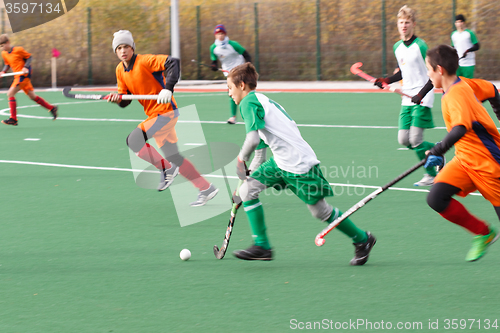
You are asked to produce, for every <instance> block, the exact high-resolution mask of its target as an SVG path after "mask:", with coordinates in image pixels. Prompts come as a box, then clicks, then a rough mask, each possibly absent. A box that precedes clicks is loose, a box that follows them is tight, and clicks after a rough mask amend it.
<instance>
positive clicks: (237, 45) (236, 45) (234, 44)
mask: <svg viewBox="0 0 500 333" xmlns="http://www.w3.org/2000/svg"><path fill="white" fill-rule="evenodd" d="M229 45H231V46H232V47H233V48H234V49H235V50H236V52H238V53H239V54H243V52H245V48H244V47H243V46H241V45H240V43H238V42H235V41H234V40H230V41H229Z"/></svg>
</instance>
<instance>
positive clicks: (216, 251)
mask: <svg viewBox="0 0 500 333" xmlns="http://www.w3.org/2000/svg"><path fill="white" fill-rule="evenodd" d="M241 184H243V180H240V181H239V183H238V187H237V188H236V192H235V194H236V196H238V194H239V192H240V186H241ZM241 204H242V201H239V202H234V200H233V208H232V209H231V218H230V219H229V224H228V225H227V229H226V235H225V237H224V241H223V242H222V246H221V248H220V250H219V247H218V246H217V245H214V254H215V257H216V258H217V259H222V258H224V255H225V254H226V250H227V246H228V244H229V239H230V238H231V233H232V232H233V226H234V220H235V219H236V212H237V211H238V208H240V206H241Z"/></svg>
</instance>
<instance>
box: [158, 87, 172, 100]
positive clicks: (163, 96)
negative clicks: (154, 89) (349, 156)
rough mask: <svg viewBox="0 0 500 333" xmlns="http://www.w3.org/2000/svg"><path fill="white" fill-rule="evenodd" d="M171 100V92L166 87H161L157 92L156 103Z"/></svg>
mask: <svg viewBox="0 0 500 333" xmlns="http://www.w3.org/2000/svg"><path fill="white" fill-rule="evenodd" d="M171 100H172V92H171V91H170V90H168V89H162V90H161V91H160V93H159V94H158V99H157V100H156V103H158V104H167V103H170V101H171Z"/></svg>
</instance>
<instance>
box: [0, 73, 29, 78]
mask: <svg viewBox="0 0 500 333" xmlns="http://www.w3.org/2000/svg"><path fill="white" fill-rule="evenodd" d="M23 74H28V73H25V72H13V73H5V74H2V77H6V76H14V75H23Z"/></svg>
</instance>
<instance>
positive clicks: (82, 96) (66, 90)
mask: <svg viewBox="0 0 500 333" xmlns="http://www.w3.org/2000/svg"><path fill="white" fill-rule="evenodd" d="M70 91H71V87H65V88H64V89H63V95H64V96H65V97H68V98H75V99H90V100H101V99H108V96H109V95H95V94H94V95H90V94H89V95H86V94H71V93H70ZM157 99H158V95H122V100H124V101H126V100H129V101H133V100H157Z"/></svg>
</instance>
